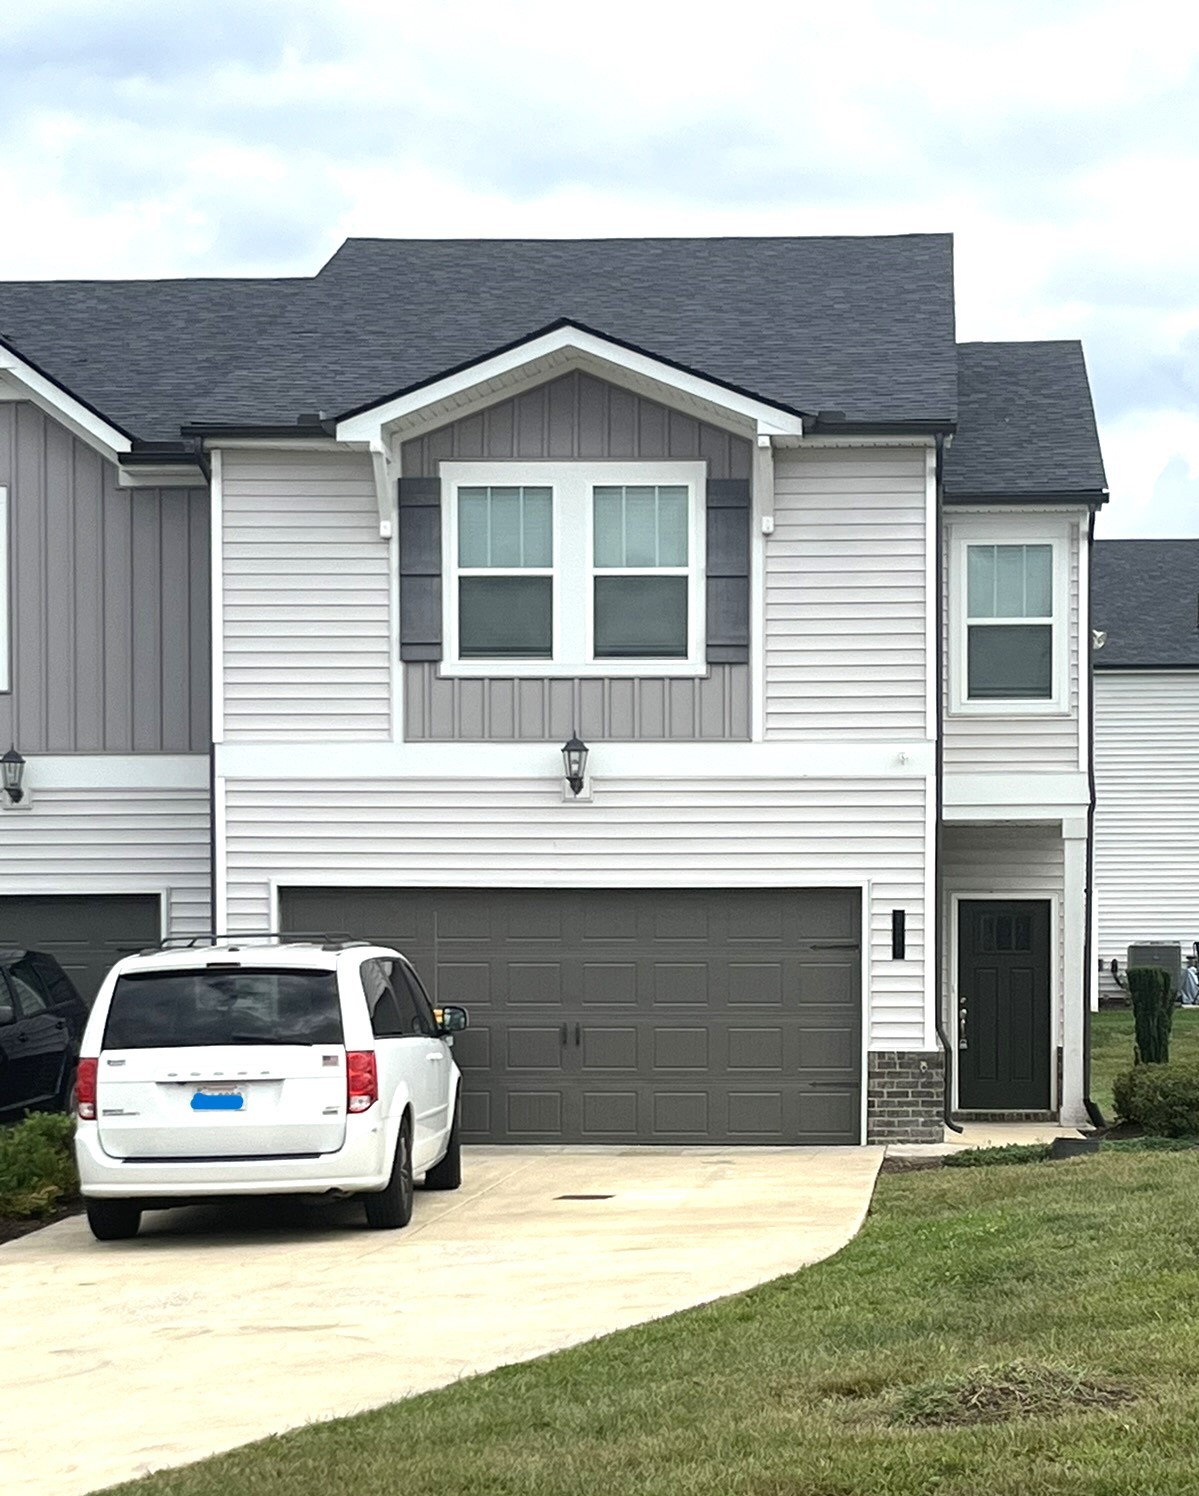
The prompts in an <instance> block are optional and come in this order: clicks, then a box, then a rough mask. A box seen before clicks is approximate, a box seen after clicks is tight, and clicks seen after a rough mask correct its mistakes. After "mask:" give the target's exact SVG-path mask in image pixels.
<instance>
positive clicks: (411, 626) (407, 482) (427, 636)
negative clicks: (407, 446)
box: [398, 478, 441, 660]
mask: <svg viewBox="0 0 1199 1496" xmlns="http://www.w3.org/2000/svg"><path fill="white" fill-rule="evenodd" d="M398 510H399V526H400V659H401V660H440V659H441V479H440V478H401V479H400V502H399V506H398Z"/></svg>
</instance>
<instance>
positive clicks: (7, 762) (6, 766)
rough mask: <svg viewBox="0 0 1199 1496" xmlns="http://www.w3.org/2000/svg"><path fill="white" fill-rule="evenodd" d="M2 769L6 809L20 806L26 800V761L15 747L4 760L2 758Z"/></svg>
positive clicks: (0, 763)
mask: <svg viewBox="0 0 1199 1496" xmlns="http://www.w3.org/2000/svg"><path fill="white" fill-rule="evenodd" d="M0 769H3V771H4V781H3V789H4V801H5V805H6V807H7V806H12V805H20V803H21V801H22V800H24V798H25V790H24V788H23V785H24V780H25V760H24V759H23V758H22V757H21V755H20V754H19V753H18V752H17V750H16V747H15V746H14V747H12V748H10V749H9V750H8V752H7V753H6V754H5V755H4V757H3V758H0Z"/></svg>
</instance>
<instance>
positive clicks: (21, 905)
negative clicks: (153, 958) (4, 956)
mask: <svg viewBox="0 0 1199 1496" xmlns="http://www.w3.org/2000/svg"><path fill="white" fill-rule="evenodd" d="M161 939H162V901H161V899H160V898H159V896H158V895H157V894H29V895H24V894H18V895H14V896H13V897H11V898H6V897H3V896H0V948H3V949H5V950H11V949H14V948H15V949H20V950H29V951H46V952H47V953H48V954H49V955H51V956H53V957H54V958H55V959H56V960H57V962H58V964H59V965H60V966H61V967H62V968H63V970H64V971H65V972H66V973H67V975H68V976H69V977H70V978H71V980H72V982H74V984H75V986H76V988H77V989H78V991H79V994H80V996H81V997H82V998H83V999H84V1001H85V1002H88V1003H90V1002H91V1001H92V999H93V998H94V997H95V995H96V991H97V989H98V988H99V986H100V983H101V982H102V981H103V980H104V977H105V975H106V973H107V971H108V968H109V967H110V966H111V965H112V964H113V962H114V961H118V960H120V958H121V957H122V956H127V955H129V953H130V952H131V951H140V950H144V949H145V948H146V947H147V946H150V945H157V944H158V942H159V941H160V940H161Z"/></svg>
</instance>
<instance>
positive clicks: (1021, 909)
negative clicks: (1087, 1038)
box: [958, 899, 1050, 1112]
mask: <svg viewBox="0 0 1199 1496" xmlns="http://www.w3.org/2000/svg"><path fill="white" fill-rule="evenodd" d="M1049 907H1050V906H1049V904H1048V903H1047V902H1044V901H1042V900H1035V901H1029V902H1021V903H1010V902H1008V901H1007V900H1003V901H999V900H992V899H987V900H981V899H979V900H970V901H964V902H963V903H961V904H960V905H959V906H958V909H959V920H960V925H959V940H958V952H959V953H958V1064H959V1069H958V1104H959V1106H961V1107H962V1109H963V1110H964V1111H1020V1112H1025V1111H1029V1112H1033V1111H1036V1112H1039V1111H1045V1110H1047V1109H1048V1107H1049V985H1050V983H1049Z"/></svg>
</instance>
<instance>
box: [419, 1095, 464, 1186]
mask: <svg viewBox="0 0 1199 1496" xmlns="http://www.w3.org/2000/svg"><path fill="white" fill-rule="evenodd" d="M460 1120H461V1119H460V1117H459V1109H458V1108H457V1107H455V1108H454V1122H453V1126H452V1127H451V1128H450V1141H449V1144H448V1146H447V1147H446V1150H445V1157H444V1158H443V1159H442V1160H441V1162H440V1163H439V1164H434V1165H433V1167H432V1168H431V1169H430V1170H429V1172H428V1173H427V1174H426V1175H425V1188H426V1189H427V1190H456V1189H457V1188H458V1186H459V1185H460V1184H461V1183H462V1140H461V1138H460V1137H459V1136H458V1124H459V1121H460Z"/></svg>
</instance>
